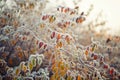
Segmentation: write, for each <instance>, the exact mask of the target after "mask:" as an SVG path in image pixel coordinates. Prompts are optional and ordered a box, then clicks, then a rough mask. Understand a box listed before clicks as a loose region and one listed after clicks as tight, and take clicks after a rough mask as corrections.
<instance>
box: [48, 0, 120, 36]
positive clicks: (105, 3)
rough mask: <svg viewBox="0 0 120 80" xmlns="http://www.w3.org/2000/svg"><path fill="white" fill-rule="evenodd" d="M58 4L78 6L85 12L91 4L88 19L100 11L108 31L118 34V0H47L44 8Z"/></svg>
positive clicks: (119, 12)
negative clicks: (91, 8)
mask: <svg viewBox="0 0 120 80" xmlns="http://www.w3.org/2000/svg"><path fill="white" fill-rule="evenodd" d="M58 4H59V5H66V6H67V7H71V8H74V7H75V6H79V7H80V10H79V11H80V12H82V11H84V12H87V11H88V9H89V7H90V5H93V10H92V12H91V14H90V16H89V17H88V21H89V20H92V19H94V18H96V15H97V14H98V13H100V12H102V14H103V18H102V19H105V20H106V21H107V24H106V25H105V27H106V28H109V29H110V30H109V31H108V33H109V34H112V35H120V0H49V3H48V5H47V6H46V8H51V7H56V6H58ZM98 31H99V29H98Z"/></svg>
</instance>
